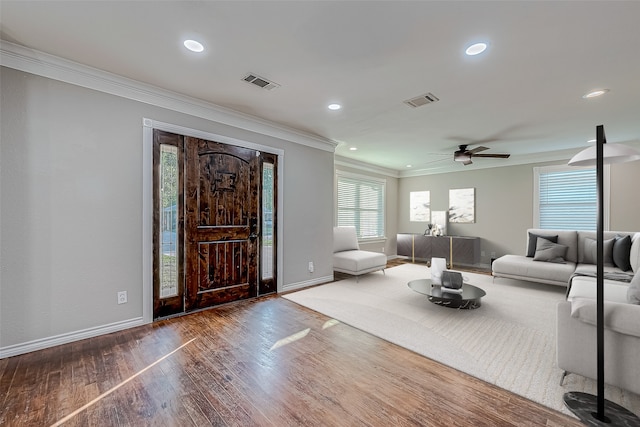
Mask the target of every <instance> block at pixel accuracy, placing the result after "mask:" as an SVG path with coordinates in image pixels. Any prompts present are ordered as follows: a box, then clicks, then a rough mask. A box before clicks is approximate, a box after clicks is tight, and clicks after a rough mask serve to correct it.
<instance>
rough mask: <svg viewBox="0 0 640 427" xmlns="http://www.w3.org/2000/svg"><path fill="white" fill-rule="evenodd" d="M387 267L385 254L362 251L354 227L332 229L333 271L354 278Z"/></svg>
mask: <svg viewBox="0 0 640 427" xmlns="http://www.w3.org/2000/svg"><path fill="white" fill-rule="evenodd" d="M386 266H387V257H386V255H385V254H381V253H378V252H371V251H362V250H360V246H359V245H358V237H357V236H356V229H355V227H334V228H333V270H334V271H337V272H339V273H346V274H351V275H354V276H356V279H357V278H358V277H359V276H361V275H362V274H366V273H371V272H372V271H378V270H382V273H383V274H384V269H385V267H386Z"/></svg>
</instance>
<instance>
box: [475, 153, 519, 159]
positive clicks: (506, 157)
mask: <svg viewBox="0 0 640 427" xmlns="http://www.w3.org/2000/svg"><path fill="white" fill-rule="evenodd" d="M509 156H511V154H474V155H473V157H491V158H494V159H508V158H509Z"/></svg>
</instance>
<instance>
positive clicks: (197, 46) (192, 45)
mask: <svg viewBox="0 0 640 427" xmlns="http://www.w3.org/2000/svg"><path fill="white" fill-rule="evenodd" d="M184 47H186V48H187V49H189V50H190V51H192V52H202V51H203V50H204V46H202V43H200V42H197V41H195V40H185V41H184Z"/></svg>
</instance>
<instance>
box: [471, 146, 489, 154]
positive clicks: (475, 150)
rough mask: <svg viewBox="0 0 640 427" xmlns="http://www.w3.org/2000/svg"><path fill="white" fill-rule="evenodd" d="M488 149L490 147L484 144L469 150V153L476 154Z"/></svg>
mask: <svg viewBox="0 0 640 427" xmlns="http://www.w3.org/2000/svg"><path fill="white" fill-rule="evenodd" d="M488 149H489V148H488V147H482V146H480V147H476V148H474V149H473V150H469V151H467V152H468V153H469V154H476V153H479V152H481V151H484V150H488Z"/></svg>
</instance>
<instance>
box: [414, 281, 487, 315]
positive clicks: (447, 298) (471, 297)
mask: <svg viewBox="0 0 640 427" xmlns="http://www.w3.org/2000/svg"><path fill="white" fill-rule="evenodd" d="M408 285H409V287H410V288H411V289H413V290H414V291H415V292H417V293H419V294H423V295H426V296H427V297H429V301H431V302H432V303H434V304H438V305H443V306H445V307H451V308H467V309H471V308H478V307H480V305H481V302H480V298H482V297H483V296H485V295H486V294H487V293H486V292H485V291H483V290H482V289H480V288H478V287H477V286H473V285H469V284H468V283H464V284H463V285H462V293H459V292H447V291H446V289H445V288H443V287H442V286H440V285H434V284H432V283H431V279H418V280H412V281H410V282H409V283H408Z"/></svg>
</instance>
